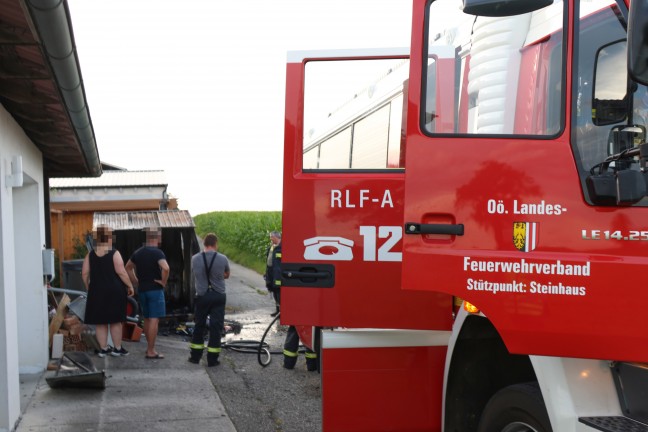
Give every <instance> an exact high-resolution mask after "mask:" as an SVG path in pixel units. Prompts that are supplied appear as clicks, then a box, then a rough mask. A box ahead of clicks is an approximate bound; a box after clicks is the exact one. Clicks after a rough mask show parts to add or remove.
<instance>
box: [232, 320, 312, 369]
mask: <svg viewBox="0 0 648 432" xmlns="http://www.w3.org/2000/svg"><path fill="white" fill-rule="evenodd" d="M280 316H281V314H280V313H278V314H277V316H275V317H274V319H273V320H272V321H270V324H268V327H266V329H265V331H264V332H263V337H261V340H260V341H256V340H250V339H242V340H238V341H235V342H225V343H223V344H222V348H223V349H228V350H231V351H234V352H240V353H244V354H256V355H257V361H258V362H259V364H260V365H261V366H262V367H266V366H268V365H269V364H270V362H272V355H273V354H280V355H283V350H281V351H271V350H270V345H268V343H267V342H266V341H265V339H266V336H268V332H269V331H270V329H271V328H272V326H273V325H274V323H275V322H277V320H278V319H279V317H280ZM299 352H304V347H303V346H301V345H300V347H299Z"/></svg>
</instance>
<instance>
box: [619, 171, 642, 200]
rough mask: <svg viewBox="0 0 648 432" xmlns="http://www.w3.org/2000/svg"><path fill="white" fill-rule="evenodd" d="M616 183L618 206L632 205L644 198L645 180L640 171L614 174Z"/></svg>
mask: <svg viewBox="0 0 648 432" xmlns="http://www.w3.org/2000/svg"><path fill="white" fill-rule="evenodd" d="M616 183H617V204H618V205H632V204H634V203H636V202H639V201H641V200H642V199H643V197H645V196H646V180H645V178H644V173H643V172H641V171H634V170H623V171H619V172H617V173H616Z"/></svg>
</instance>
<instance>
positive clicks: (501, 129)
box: [421, 0, 564, 136]
mask: <svg viewBox="0 0 648 432" xmlns="http://www.w3.org/2000/svg"><path fill="white" fill-rule="evenodd" d="M462 4H463V2H462V0H436V1H433V2H431V3H430V6H429V8H430V9H429V12H428V15H427V16H428V45H427V59H428V72H427V73H426V74H425V75H424V79H425V80H426V81H425V82H424V83H423V88H425V89H426V94H425V95H423V98H422V101H421V103H422V104H423V105H424V110H423V112H424V113H425V115H424V116H423V118H422V119H421V122H422V127H423V129H424V130H425V131H426V132H427V133H429V134H446V133H452V134H470V135H473V134H474V135H535V136H555V135H556V134H557V133H558V132H559V131H560V129H561V120H560V119H561V112H562V111H561V104H562V101H563V97H561V96H560V93H559V91H560V89H561V88H563V85H562V81H563V74H562V69H563V65H562V58H563V56H562V38H563V35H562V27H563V16H564V4H563V3H562V2H560V1H554V3H553V4H552V5H550V6H547V7H546V8H543V9H540V10H538V11H535V12H531V13H527V14H521V15H513V16H504V17H485V16H475V15H469V14H465V13H463V11H462ZM556 96H558V97H556Z"/></svg>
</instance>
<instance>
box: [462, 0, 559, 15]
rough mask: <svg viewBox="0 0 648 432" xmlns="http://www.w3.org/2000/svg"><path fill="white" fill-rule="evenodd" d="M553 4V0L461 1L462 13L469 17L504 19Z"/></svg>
mask: <svg viewBox="0 0 648 432" xmlns="http://www.w3.org/2000/svg"><path fill="white" fill-rule="evenodd" d="M551 4H553V0H463V11H464V13H467V14H470V15H481V16H488V17H505V16H513V15H521V14H525V13H529V12H533V11H537V10H539V9H542V8H543V7H546V6H549V5H551Z"/></svg>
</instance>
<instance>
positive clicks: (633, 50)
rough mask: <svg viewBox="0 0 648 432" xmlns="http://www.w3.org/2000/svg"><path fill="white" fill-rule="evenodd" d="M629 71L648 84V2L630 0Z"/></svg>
mask: <svg viewBox="0 0 648 432" xmlns="http://www.w3.org/2000/svg"><path fill="white" fill-rule="evenodd" d="M628 73H629V74H630V76H631V77H632V79H634V80H635V81H637V82H640V83H641V84H644V85H648V2H645V1H633V2H630V13H629V18H628Z"/></svg>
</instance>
